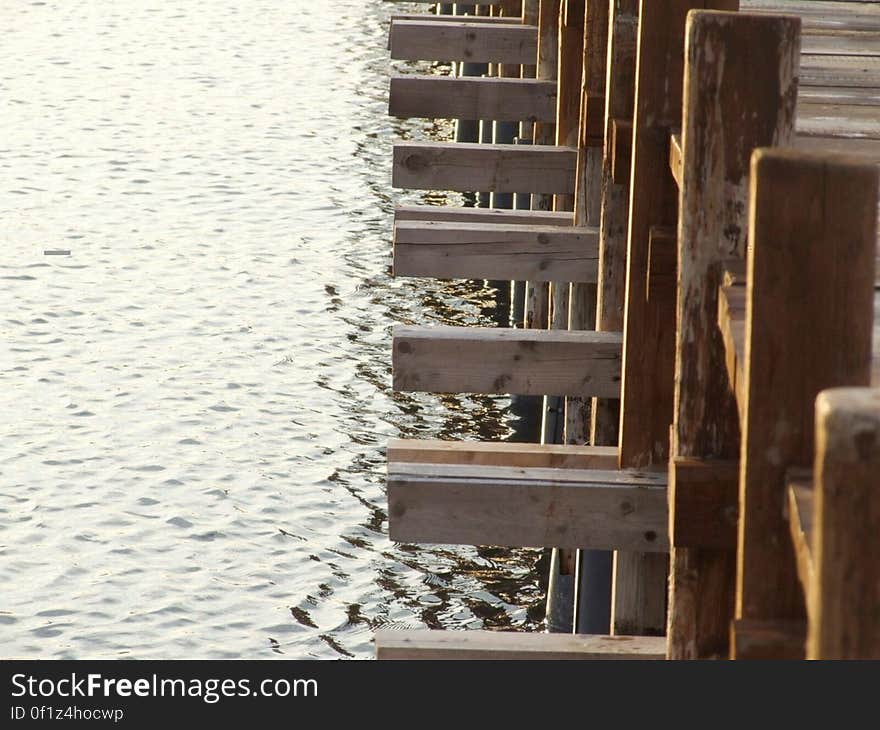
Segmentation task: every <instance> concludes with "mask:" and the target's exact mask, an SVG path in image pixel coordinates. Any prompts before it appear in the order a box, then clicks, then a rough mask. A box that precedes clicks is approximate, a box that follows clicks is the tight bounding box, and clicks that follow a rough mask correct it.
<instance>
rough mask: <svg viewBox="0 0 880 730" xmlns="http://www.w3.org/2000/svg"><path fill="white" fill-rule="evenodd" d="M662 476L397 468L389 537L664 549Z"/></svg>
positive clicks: (391, 479)
mask: <svg viewBox="0 0 880 730" xmlns="http://www.w3.org/2000/svg"><path fill="white" fill-rule="evenodd" d="M667 520H668V509H667V493H666V474H665V473H664V472H656V471H655V472H647V471H635V470H621V471H617V470H609V471H603V470H589V469H588V470H581V469H522V468H515V467H502V466H472V465H467V466H462V465H450V464H407V463H397V464H395V465H394V469H393V470H389V472H388V524H389V533H390V536H391V539H392V540H396V541H398V542H412V543H441V544H454V545H501V546H506V547H564V548H596V549H603V550H615V549H620V550H632V551H638V552H665V551H667V550H668V547H669V541H668V534H667V533H668V528H667Z"/></svg>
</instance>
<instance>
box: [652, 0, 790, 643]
mask: <svg viewBox="0 0 880 730" xmlns="http://www.w3.org/2000/svg"><path fill="white" fill-rule="evenodd" d="M799 28H800V24H799V22H798V20H797V19H795V18H790V17H785V16H782V17H772V16H756V15H746V14H743V13H721V12H712V11H692V12H691V13H690V14H689V16H688V22H687V29H686V30H687V46H686V49H685V81H684V116H683V120H682V136H681V159H682V164H681V170H682V172H681V184H680V186H679V187H680V190H679V210H680V214H679V229H678V230H679V255H678V263H679V294H678V312H677V318H676V319H677V322H678V330H677V333H676V346H675V412H674V430H673V452H672V455H673V457H674V458H681V457H691V458H699V459H703V460H707V459H722V460H735V459H736V458H737V456H738V454H739V417H738V413H737V408H736V401H735V399H734V398H733V395H732V393H731V391H730V386H729V383H728V378H727V377H726V372H725V349H724V345H723V342H722V340H721V336H720V334H719V330H718V326H717V321H718V301H717V299H718V288H719V285H720V283H721V276H722V271H723V265H724V262H725V261H726V260H727V259H729V258H742V257H743V256H744V255H745V250H746V233H747V228H748V226H747V223H748V219H747V210H748V206H747V201H748V191H749V161H750V158H751V152H752V150H753V149H754V148H755V147H757V146H760V145H770V144H785V143H787V142H788V141H790V140H791V139H792V138H793V136H794V113H795V96H796V93H795V92H796V89H797V68H798V64H797V59H798V50H799V45H798V38H799ZM746 57H747V59H748V60H747V61H745V62H740V61H742V60H743V59H745V58H746ZM732 59H737V62H733V60H732ZM668 140H669V135H668V134H667V135H666V136H665V139H664V142H668ZM664 152H666V150H664ZM666 155H667V157H666V159H667V160H668V152H666ZM667 164H668V163H667ZM667 179H670V177H669V176H668V175H667ZM706 211H712V214H711V215H707V214H706ZM725 502H726V500H724V499H722V500H721V501H719V505H718V506H719V507H720V508H722V509H723V508H724V506H725ZM727 504H729V502H728V503H727ZM673 508H674V505H673ZM780 514H781V507H780ZM672 565H673V568H672V580H671V586H672V588H671V602H670V625H669V637H670V649H669V650H670V656H671V657H675V658H699V657H705V656H717V655H725V654H727V653H728V651H729V638H730V632H729V626H730V620H731V618H732V614H733V608H734V606H733V597H734V584H735V554H734V553H733V552H732V551H730V550H723V549H703V550H697V549H691V548H683V549H678V548H676V549H674V551H673V558H672Z"/></svg>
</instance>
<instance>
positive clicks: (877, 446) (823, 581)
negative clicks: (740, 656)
mask: <svg viewBox="0 0 880 730" xmlns="http://www.w3.org/2000/svg"><path fill="white" fill-rule="evenodd" d="M853 265H855V262H853ZM814 472H815V474H816V484H817V489H816V505H815V531H814V542H813V553H814V565H815V570H816V580H815V585H814V589H813V591H811V596H810V598H811V599H812V610H811V611H810V615H811V621H810V627H809V634H808V639H807V656H808V657H809V658H812V659H878V658H880V610H878V607H880V561H878V560H877V556H878V555H880V532H878V530H877V525H878V524H880V391H878V390H868V389H854V388H847V389H835V390H828V391H825V392H824V393H821V394H820V395H819V398H818V400H817V401H816V462H815V470H814Z"/></svg>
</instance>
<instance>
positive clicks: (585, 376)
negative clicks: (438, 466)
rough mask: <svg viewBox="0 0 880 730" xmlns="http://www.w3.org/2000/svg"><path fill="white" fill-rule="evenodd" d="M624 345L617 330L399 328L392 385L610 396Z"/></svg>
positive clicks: (412, 388) (617, 382) (437, 390)
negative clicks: (615, 331) (614, 331)
mask: <svg viewBox="0 0 880 730" xmlns="http://www.w3.org/2000/svg"><path fill="white" fill-rule="evenodd" d="M620 346H621V338H620V334H618V333H613V332H566V331H556V330H514V329H489V328H478V327H410V326H397V327H395V328H394V348H393V354H392V363H393V369H394V389H395V390H397V391H401V392H417V391H421V392H434V393H514V394H517V395H544V394H547V395H600V396H606V397H608V396H612V395H614V394H615V393H616V392H617V390H618V388H619V387H620Z"/></svg>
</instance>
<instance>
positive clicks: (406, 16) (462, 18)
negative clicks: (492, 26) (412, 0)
mask: <svg viewBox="0 0 880 730" xmlns="http://www.w3.org/2000/svg"><path fill="white" fill-rule="evenodd" d="M429 18H430V19H431V20H435V21H438V22H441V23H442V22H444V21H445V22H448V23H498V24H501V25H504V24H507V25H510V24H514V25H520V24H521V21H520V19H519V18H501V17H497V18H492V17H489V16H483V15H426V14H425V13H394V14H392V15H391V22H392V23H395V22H397V21H401V20H428V19H429Z"/></svg>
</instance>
